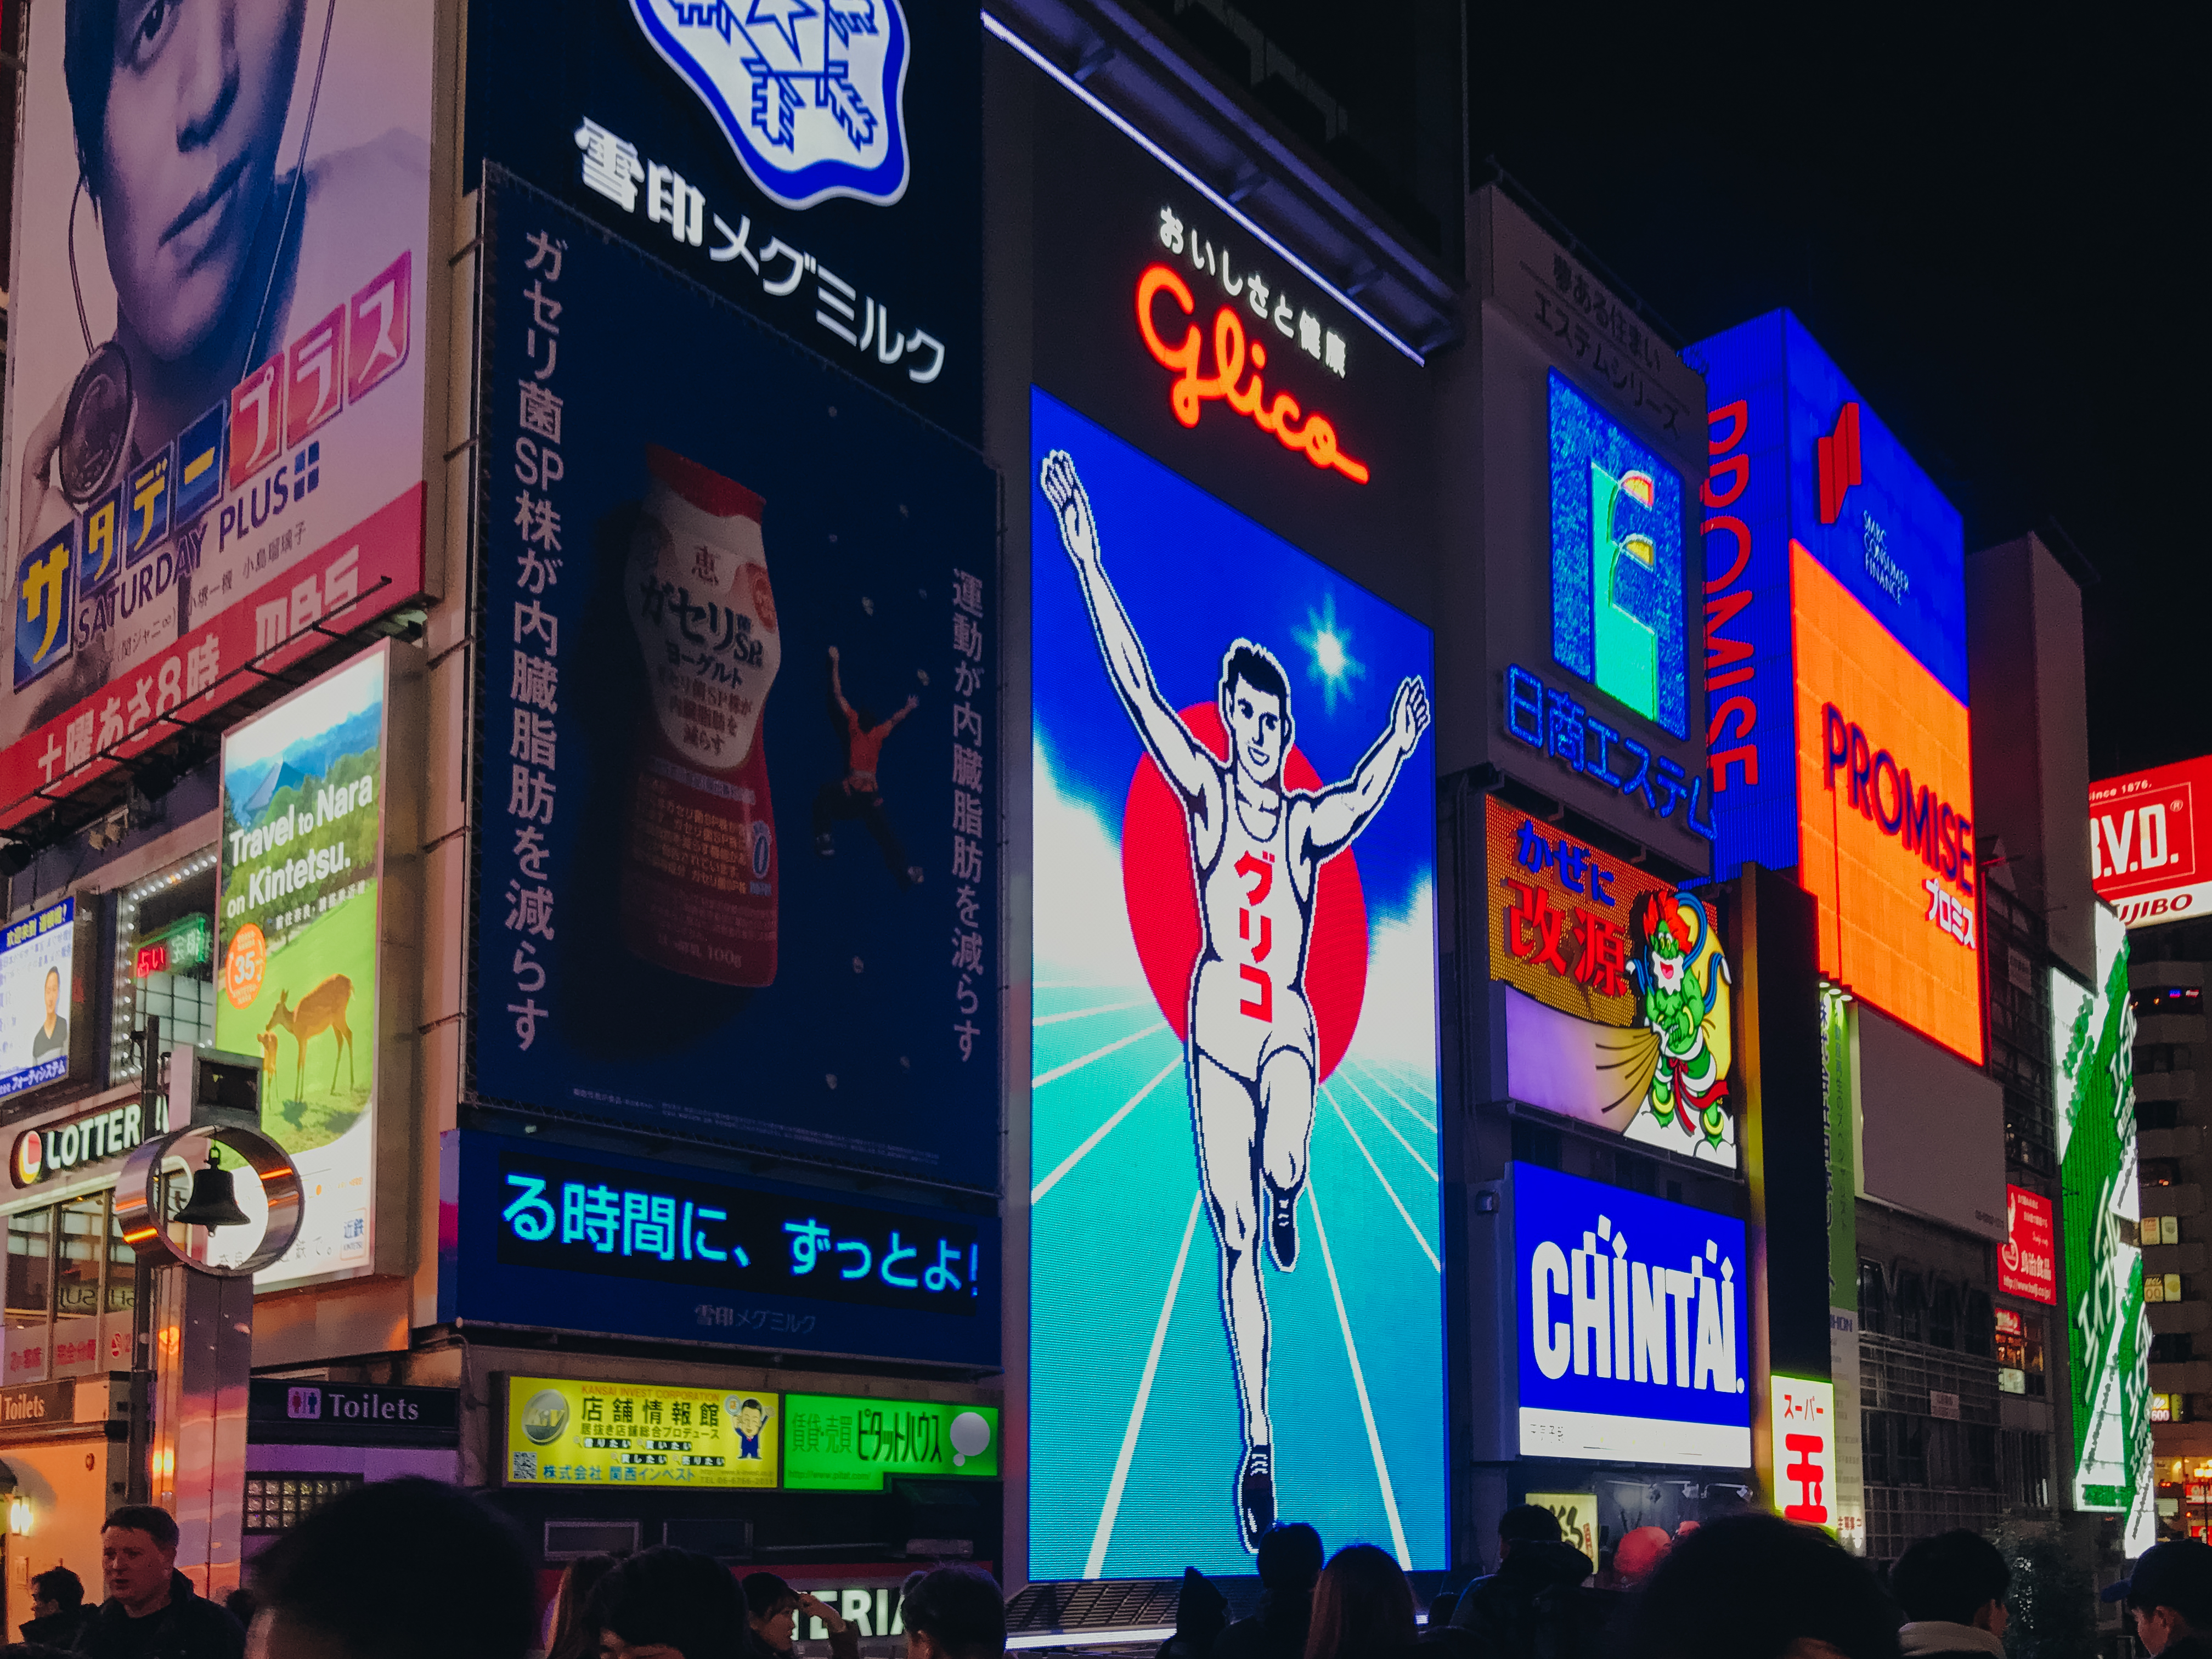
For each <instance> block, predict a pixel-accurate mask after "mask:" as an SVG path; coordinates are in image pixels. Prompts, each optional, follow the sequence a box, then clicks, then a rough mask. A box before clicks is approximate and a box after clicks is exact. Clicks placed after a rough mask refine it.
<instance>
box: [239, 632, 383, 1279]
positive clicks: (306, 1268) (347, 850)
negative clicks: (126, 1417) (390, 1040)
mask: <svg viewBox="0 0 2212 1659" xmlns="http://www.w3.org/2000/svg"><path fill="white" fill-rule="evenodd" d="M391 653H392V647H390V646H389V645H381V646H379V647H376V648H375V649H374V650H373V651H370V652H368V653H366V654H365V655H363V656H362V657H359V658H357V659H355V660H354V661H353V662H350V663H349V664H347V665H345V666H344V667H343V668H338V669H334V670H332V671H331V672H330V673H328V674H325V676H323V678H320V679H319V680H317V681H316V682H315V683H314V684H312V685H309V686H307V687H306V688H305V689H303V690H299V691H295V692H294V693H293V694H292V695H291V696H289V697H287V698H285V699H284V700H283V702H279V703H276V704H274V705H272V706H271V707H270V708H268V709H267V710H265V711H264V712H263V713H262V714H257V715H256V716H254V717H253V719H252V720H248V721H246V723H245V724H243V725H241V726H238V727H236V728H235V729H234V730H233V731H231V732H229V733H228V734H227V735H226V736H225V738H223V745H222V846H221V849H220V851H219V853H218V855H217V867H218V869H219V871H220V872H221V880H220V882H219V883H218V884H217V886H216V905H217V916H216V926H217V928H218V932H219V935H220V938H221V939H222V960H221V962H220V963H219V964H218V966H217V969H216V994H215V1042H216V1048H220V1049H222V1050H225V1051H226V1052H229V1053H233V1054H259V1055H261V1056H262V1109H261V1122H262V1127H263V1128H264V1130H266V1131H267V1132H268V1133H270V1134H271V1135H273V1136H275V1137H276V1141H277V1144H278V1145H280V1146H283V1148H284V1149H285V1150H286V1151H287V1152H290V1153H292V1154H293V1156H294V1157H295V1159H296V1160H297V1163H298V1167H299V1170H300V1174H301V1179H302V1181H303V1182H306V1183H307V1195H308V1196H307V1206H306V1213H305V1216H304V1218H303V1219H302V1220H301V1225H300V1232H299V1237H298V1238H297V1239H296V1240H295V1242H294V1243H293V1245H292V1248H291V1249H289V1250H288V1251H287V1252H286V1253H285V1254H284V1255H283V1258H282V1259H281V1260H280V1261H277V1262H276V1265H275V1266H273V1267H265V1268H264V1269H263V1270H262V1271H261V1272H260V1273H257V1274H256V1275H255V1276H254V1282H255V1283H256V1284H257V1285H261V1286H264V1287H265V1286H269V1285H284V1284H291V1283H295V1282H296V1281H298V1280H301V1279H309V1278H321V1277H323V1276H325V1275H328V1274H332V1273H345V1274H356V1273H366V1272H368V1271H369V1270H370V1269H371V1268H372V1267H373V1266H374V1256H375V1244H376V1237H375V1231H376V1230H375V1207H376V1206H375V1197H376V1152H377V1139H376V1135H377V1127H376V1126H377V1075H376V1073H377V1036H378V1029H379V1028H378V1018H377V1002H378V996H379V991H380V986H379V982H378V978H377V973H378V969H379V966H380V948H381V946H380V940H381V934H380V929H379V926H378V922H379V918H380V916H381V915H382V914H383V908H382V900H383V895H382V885H383V883H382V878H383V873H384V790H385V770H384V762H385V753H384V738H385V729H386V720H385V714H386V704H387V702H388V697H389V679H390V673H391ZM326 1066H327V1068H328V1069H327V1070H325V1067H326Z"/></svg>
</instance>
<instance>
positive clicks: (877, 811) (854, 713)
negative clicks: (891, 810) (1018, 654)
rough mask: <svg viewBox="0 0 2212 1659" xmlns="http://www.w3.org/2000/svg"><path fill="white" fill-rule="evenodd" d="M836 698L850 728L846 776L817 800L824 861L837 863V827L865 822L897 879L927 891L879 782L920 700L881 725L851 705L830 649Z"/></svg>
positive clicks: (818, 844)
mask: <svg viewBox="0 0 2212 1659" xmlns="http://www.w3.org/2000/svg"><path fill="white" fill-rule="evenodd" d="M829 696H830V697H831V699H832V700H833V701H834V702H836V705H837V714H838V718H839V719H840V720H842V721H843V722H844V728H845V730H844V742H845V775H844V777H843V778H842V779H841V780H840V781H837V782H835V783H825V784H823V786H822V787H821V789H820V791H819V792H818V793H817V794H816V795H815V797H814V851H815V854H816V856H817V857H819V858H825V859H826V858H832V857H835V856H836V852H837V842H836V838H835V836H834V834H833V831H832V829H831V826H832V825H833V824H835V823H836V822H837V821H838V820H839V819H841V818H859V819H860V820H861V821H862V822H863V823H866V825H867V826H868V833H869V834H870V835H872V836H874V837H875V838H876V845H877V846H878V848H881V849H882V850H883V854H884V868H885V869H887V870H889V871H890V872H891V874H892V875H893V876H894V877H895V878H897V881H898V884H899V885H900V886H901V887H919V886H921V866H920V865H918V864H908V862H907V861H906V848H903V847H902V846H901V845H900V844H899V838H898V831H897V830H896V829H892V828H891V821H890V815H889V814H888V813H886V812H885V811H884V795H883V790H882V787H880V786H879V784H878V781H877V779H876V768H877V766H878V764H879V763H881V761H882V759H883V753H884V738H888V737H890V734H891V728H892V727H893V726H896V725H897V724H898V723H899V722H900V721H901V720H904V719H905V718H906V717H907V716H908V714H912V713H914V711H915V708H916V707H917V706H918V702H919V700H918V699H916V698H915V697H911V696H909V697H908V699H907V700H906V702H905V705H904V706H903V707H902V708H899V709H898V710H897V711H896V713H894V714H892V715H891V717H890V719H889V720H884V722H883V723H882V724H880V725H878V724H877V722H876V720H875V717H874V716H873V715H872V714H870V713H869V712H868V711H867V710H866V709H865V708H854V707H853V705H852V704H851V703H849V702H846V701H845V685H844V682H843V680H842V678H840V677H839V673H838V661H837V647H836V646H834V645H833V646H831V647H829Z"/></svg>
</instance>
